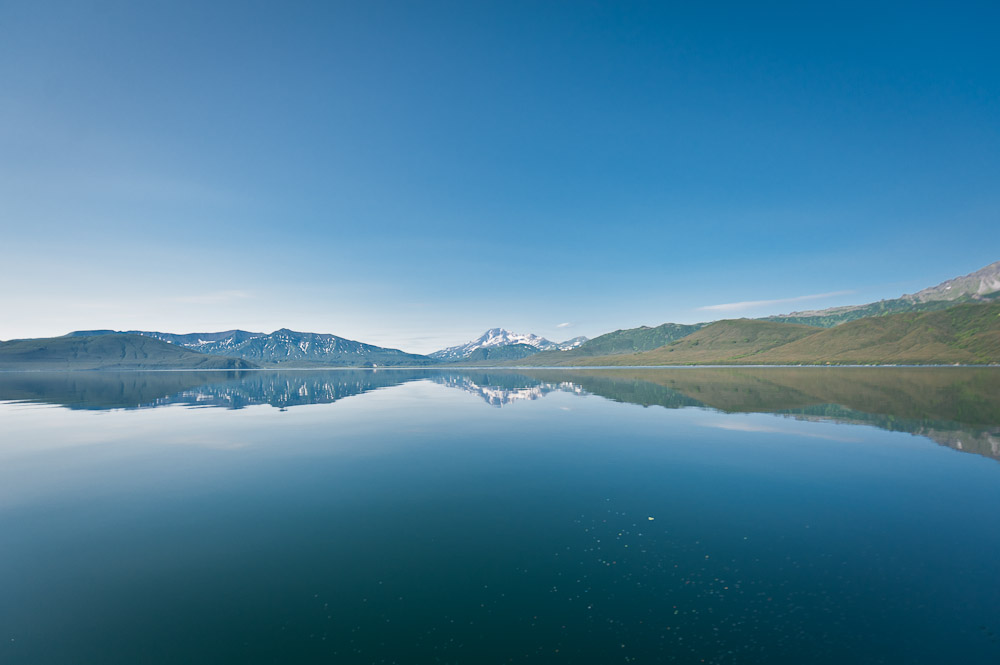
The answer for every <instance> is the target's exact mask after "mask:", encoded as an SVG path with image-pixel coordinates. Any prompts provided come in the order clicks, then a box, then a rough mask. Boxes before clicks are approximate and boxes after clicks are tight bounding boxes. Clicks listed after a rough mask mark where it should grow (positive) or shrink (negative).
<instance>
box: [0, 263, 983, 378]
mask: <svg viewBox="0 0 1000 665" xmlns="http://www.w3.org/2000/svg"><path fill="white" fill-rule="evenodd" d="M748 363H750V364H944V363H949V364H950V363H959V364H996V363H1000V262H996V263H993V264H991V265H989V266H986V267H985V268H982V269H980V270H977V271H976V272H973V273H970V274H968V275H964V276H962V277H957V278H955V279H951V280H948V281H946V282H943V283H941V284H938V285H937V286H933V287H930V288H927V289H924V290H922V291H918V292H917V293H914V294H909V295H903V296H901V297H899V298H896V299H891V300H881V301H878V302H875V303H868V304H864V305H852V306H846V307H834V308H829V309H824V310H812V311H803V312H792V313H790V314H783V315H778V316H769V317H764V318H762V319H731V320H723V321H715V322H704V323H694V324H679V323H664V324H661V325H659V326H655V327H649V326H640V327H638V328H630V329H622V330H615V331H613V332H610V333H606V334H604V335H600V336H598V337H595V338H594V339H589V340H588V339H587V338H585V337H575V338H573V339H570V340H566V341H564V342H552V341H550V340H547V339H545V338H543V337H539V336H537V335H533V334H521V333H514V332H511V331H509V330H506V329H504V328H492V329H490V330H487V331H486V332H485V333H483V335H481V336H480V337H479V338H477V339H474V340H472V341H470V342H467V343H465V344H459V345H456V346H451V347H448V348H445V349H441V350H439V351H435V352H434V353H431V354H429V355H421V354H415V353H407V352H405V351H401V350H399V349H391V348H384V347H380V346H375V345H372V344H365V343H363V342H358V341H354V340H349V339H345V338H343V337H338V336H336V335H331V334H321V333H310V332H296V331H293V330H289V329H287V328H282V329H280V330H276V331H274V332H272V333H259V332H248V331H245V330H228V331H223V332H211V333H208V332H199V333H188V334H175V333H166V332H156V331H138V330H130V331H124V332H121V331H113V330H87V331H76V332H72V333H69V334H68V335H66V336H64V337H56V338H46V339H33V340H14V341H9V342H0V369H194V368H199V369H241V368H256V367H274V366H281V367H322V366H326V367H330V366H336V367H387V366H394V367H424V366H430V365H441V364H451V365H498V366H502V365H518V366H543V367H544V366H552V367H558V366H595V365H687V364H748Z"/></svg>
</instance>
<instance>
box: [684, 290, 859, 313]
mask: <svg viewBox="0 0 1000 665" xmlns="http://www.w3.org/2000/svg"><path fill="white" fill-rule="evenodd" d="M852 293H857V291H853V290H852V291H831V292H829V293H814V294H812V295H808V296H796V297H794V298H776V299H774V300H744V301H743V302H727V303H722V304H721V305H705V306H704V307H699V308H698V309H699V310H701V311H709V312H731V311H734V310H741V309H753V308H755V307H767V306H769V305H784V304H786V303H792V302H803V301H806V300H820V299H822V298H832V297H834V296H848V295H851V294H852Z"/></svg>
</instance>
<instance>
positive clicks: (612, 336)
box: [519, 323, 708, 367]
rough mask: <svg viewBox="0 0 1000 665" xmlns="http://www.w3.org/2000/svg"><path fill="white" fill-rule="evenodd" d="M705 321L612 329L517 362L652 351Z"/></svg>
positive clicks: (551, 363) (553, 362) (568, 361)
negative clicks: (578, 343) (575, 346)
mask: <svg viewBox="0 0 1000 665" xmlns="http://www.w3.org/2000/svg"><path fill="white" fill-rule="evenodd" d="M706 325H708V324H705V323H695V324H690V325H685V324H681V323H664V324H662V325H659V326H656V327H655V328H651V327H649V326H640V327H638V328H627V329H623V330H615V331H614V332H609V333H606V334H604V335H601V336H599V337H595V338H594V339H591V340H588V341H586V342H584V343H583V344H581V345H580V346H578V347H577V348H575V349H569V350H566V351H543V352H541V353H536V354H534V355H533V356H531V357H529V358H525V359H524V360H523V361H522V362H521V363H519V364H520V365H525V366H532V367H545V366H548V367H558V366H560V365H574V364H578V363H577V361H578V360H580V359H586V358H593V357H596V356H607V355H616V354H633V353H637V352H640V351H651V350H652V349H656V348H659V347H661V346H663V345H664V344H669V343H670V342H673V341H675V340H678V339H681V338H683V337H687V336H688V335H690V334H691V333H693V332H696V331H697V330H700V329H701V328H703V327H704V326H706Z"/></svg>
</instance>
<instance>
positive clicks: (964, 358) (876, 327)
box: [577, 304, 1000, 365]
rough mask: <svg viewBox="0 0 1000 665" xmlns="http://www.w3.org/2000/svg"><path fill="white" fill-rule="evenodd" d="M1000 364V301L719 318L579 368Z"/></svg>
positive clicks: (590, 360) (583, 362)
mask: <svg viewBox="0 0 1000 665" xmlns="http://www.w3.org/2000/svg"><path fill="white" fill-rule="evenodd" d="M998 362H1000V304H964V305H955V306H953V307H950V308H948V309H945V310H940V311H933V312H904V313H901V314H890V315H887V316H878V317H870V318H866V319H857V320H855V321H849V322H847V323H844V324H842V325H839V326H837V327H835V328H816V327H812V326H805V325H801V324H793V323H777V322H773V321H763V320H751V319H736V320H729V321H717V322H716V323H712V324H710V325H708V326H705V327H704V328H702V329H701V330H699V331H697V332H695V333H693V334H691V335H689V336H687V337H685V338H683V339H680V340H677V341H675V342H672V343H670V344H667V345H665V346H663V347H660V348H659V349H655V350H653V351H647V352H645V353H637V354H631V355H626V356H622V355H614V356H601V357H596V358H584V359H580V360H579V361H578V363H577V364H580V365H699V364H775V365H777V364H811V365H817V364H862V365H865V364H887V365H900V364H913V365H928V364H954V363H960V364H988V363H998Z"/></svg>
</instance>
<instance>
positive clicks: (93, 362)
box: [0, 334, 256, 370]
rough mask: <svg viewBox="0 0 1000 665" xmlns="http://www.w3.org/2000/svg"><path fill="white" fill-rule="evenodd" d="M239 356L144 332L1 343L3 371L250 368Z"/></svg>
mask: <svg viewBox="0 0 1000 665" xmlns="http://www.w3.org/2000/svg"><path fill="white" fill-rule="evenodd" d="M253 367H256V365H254V364H253V363H250V362H247V361H246V360H241V359H239V358H225V357H222V356H210V355H207V354H204V353H198V352H196V351H191V350H189V349H185V348H183V347H180V346H175V345H173V344H168V343H167V342H161V341H160V340H157V339H152V338H149V337H143V336H142V335H128V334H124V335H122V334H111V335H95V336H91V337H51V338H43V339H21V340H13V341H10V342H0V369H3V370H78V369H80V370H84V369H87V370H89V369H249V368H253Z"/></svg>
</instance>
